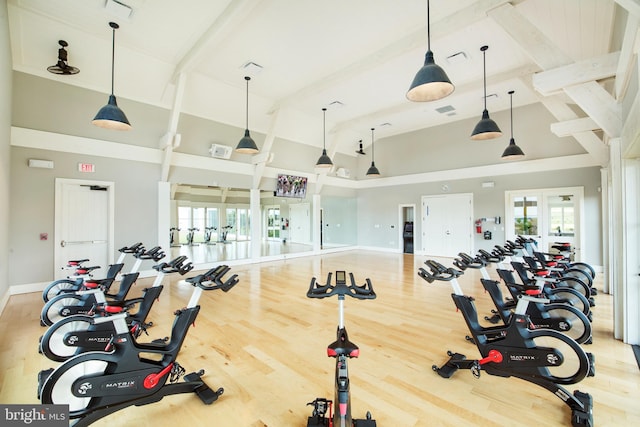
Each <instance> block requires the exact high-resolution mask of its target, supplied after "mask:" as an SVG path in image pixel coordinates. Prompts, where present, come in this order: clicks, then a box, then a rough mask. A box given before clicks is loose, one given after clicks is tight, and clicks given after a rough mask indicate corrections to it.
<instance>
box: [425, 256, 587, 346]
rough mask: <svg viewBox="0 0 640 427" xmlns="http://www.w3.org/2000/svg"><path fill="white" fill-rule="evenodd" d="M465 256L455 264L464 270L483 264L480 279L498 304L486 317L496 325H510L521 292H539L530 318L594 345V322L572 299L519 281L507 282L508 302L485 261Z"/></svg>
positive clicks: (438, 269)
mask: <svg viewBox="0 0 640 427" xmlns="http://www.w3.org/2000/svg"><path fill="white" fill-rule="evenodd" d="M465 255H466V254H464V253H461V254H459V258H456V259H455V260H454V264H455V265H456V267H459V268H461V270H462V271H464V270H465V269H466V268H478V265H480V266H481V267H480V270H481V271H482V276H483V277H482V279H480V282H481V283H482V286H483V287H484V289H485V291H487V293H489V295H490V296H491V299H492V301H493V304H494V305H495V307H496V309H495V310H494V311H493V312H492V313H493V316H491V317H489V316H485V318H484V319H485V320H487V321H489V322H491V323H493V324H496V323H498V322H500V321H502V322H503V323H504V324H507V323H508V321H509V318H510V317H511V313H512V311H513V310H514V309H515V308H516V305H517V304H516V303H515V301H517V300H518V297H519V295H522V294H527V293H528V294H530V295H532V294H535V295H539V297H538V298H537V299H536V300H534V301H531V302H530V304H529V306H528V307H527V310H526V314H527V315H528V316H529V320H530V322H531V324H532V325H533V326H534V327H535V328H548V329H553V330H556V331H559V332H562V333H564V334H566V335H568V336H569V337H571V338H573V339H574V340H576V342H577V343H578V344H585V343H586V344H591V341H592V338H591V321H590V320H589V319H588V318H587V316H585V315H584V313H582V312H581V311H580V310H578V308H576V307H574V306H573V305H572V304H571V303H570V302H569V301H566V300H560V299H559V298H557V295H553V294H552V295H547V291H548V290H546V289H545V288H544V287H541V286H539V285H537V284H534V285H530V286H525V285H518V284H515V283H511V284H507V287H508V288H509V290H510V291H511V292H512V296H513V298H514V299H513V301H505V300H504V298H503V296H502V291H501V290H500V287H499V282H498V281H496V280H491V278H489V276H488V274H487V273H486V269H485V267H484V265H483V261H482V260H477V262H472V260H470V259H469V258H468V255H466V256H465ZM427 262H428V263H429V264H428V265H429V266H430V267H431V268H432V272H433V273H434V274H438V273H439V272H444V273H446V269H445V267H444V266H442V265H441V264H440V263H436V261H433V260H429V261H427ZM434 264H437V266H436V267H434V266H433V265H434ZM434 268H435V270H434ZM498 272H499V273H503V272H506V271H505V270H498ZM506 273H509V272H506ZM501 277H502V275H501ZM452 280H456V279H452Z"/></svg>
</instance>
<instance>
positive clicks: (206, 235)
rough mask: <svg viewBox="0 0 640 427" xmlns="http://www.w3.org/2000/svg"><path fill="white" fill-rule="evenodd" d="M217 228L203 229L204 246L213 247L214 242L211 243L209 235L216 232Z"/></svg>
mask: <svg viewBox="0 0 640 427" xmlns="http://www.w3.org/2000/svg"><path fill="white" fill-rule="evenodd" d="M217 229H218V227H205V228H204V244H205V245H215V244H216V242H212V241H211V235H212V234H213V232H214V231H216V230H217Z"/></svg>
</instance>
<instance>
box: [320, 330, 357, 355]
mask: <svg viewBox="0 0 640 427" xmlns="http://www.w3.org/2000/svg"><path fill="white" fill-rule="evenodd" d="M342 355H344V356H347V357H358V356H359V355H360V349H359V348H358V346H357V345H355V344H354V343H352V342H351V341H349V336H348V335H347V330H346V329H344V328H342V329H339V330H338V339H337V340H336V341H334V342H332V343H331V344H329V346H328V347H327V356H329V357H338V356H342Z"/></svg>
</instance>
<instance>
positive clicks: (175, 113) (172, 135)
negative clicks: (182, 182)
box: [160, 73, 187, 182]
mask: <svg viewBox="0 0 640 427" xmlns="http://www.w3.org/2000/svg"><path fill="white" fill-rule="evenodd" d="M186 82H187V76H186V74H184V73H180V74H178V84H177V87H176V91H175V94H174V97H173V107H172V109H171V116H170V117H169V125H168V126H167V133H166V134H165V136H163V137H162V138H161V140H160V149H161V150H162V149H163V150H164V153H163V156H162V167H161V172H160V181H164V182H166V181H169V172H170V171H171V157H172V154H173V149H174V148H177V147H178V146H179V145H180V136H179V135H178V134H177V133H176V132H177V131H178V122H179V120H180V112H181V111H182V100H183V98H184V88H185V85H186Z"/></svg>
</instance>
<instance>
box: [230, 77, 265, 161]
mask: <svg viewBox="0 0 640 427" xmlns="http://www.w3.org/2000/svg"><path fill="white" fill-rule="evenodd" d="M244 79H245V80H246V82H247V108H246V125H247V126H246V128H245V130H244V136H243V137H242V138H241V139H240V142H238V145H237V146H236V151H237V152H238V153H240V154H256V153H258V152H259V151H260V150H258V146H257V145H256V142H255V141H254V140H253V138H251V134H250V133H249V80H251V77H249V76H245V77H244Z"/></svg>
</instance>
